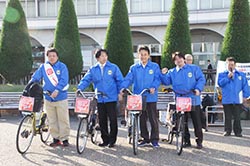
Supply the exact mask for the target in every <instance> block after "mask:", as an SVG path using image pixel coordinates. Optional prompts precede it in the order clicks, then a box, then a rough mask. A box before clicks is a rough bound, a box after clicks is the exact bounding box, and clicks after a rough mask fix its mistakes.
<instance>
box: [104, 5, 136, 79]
mask: <svg viewBox="0 0 250 166" xmlns="http://www.w3.org/2000/svg"><path fill="white" fill-rule="evenodd" d="M104 47H105V48H106V49H107V50H108V52H109V60H110V61H111V62H113V63H115V64H117V65H118V66H119V67H120V69H121V72H122V73H123V75H125V74H126V73H127V72H128V70H129V67H130V65H132V64H133V63H134V57H133V49H132V41H131V31H130V25H129V19H128V10H127V5H126V0H113V5H112V10H111V15H110V18H109V25H108V28H107V35H106V40H105V45H104Z"/></svg>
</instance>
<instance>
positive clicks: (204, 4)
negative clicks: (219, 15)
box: [200, 0, 211, 9]
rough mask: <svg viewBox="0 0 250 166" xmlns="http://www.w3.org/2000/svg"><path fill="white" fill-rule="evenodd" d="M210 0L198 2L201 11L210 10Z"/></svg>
mask: <svg viewBox="0 0 250 166" xmlns="http://www.w3.org/2000/svg"><path fill="white" fill-rule="evenodd" d="M210 5H211V0H200V8H201V9H210V8H211V6H210Z"/></svg>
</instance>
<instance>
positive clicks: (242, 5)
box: [221, 0, 250, 62]
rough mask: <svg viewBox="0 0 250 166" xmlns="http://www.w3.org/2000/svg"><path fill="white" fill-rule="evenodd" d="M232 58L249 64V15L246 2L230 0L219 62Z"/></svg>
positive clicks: (245, 0) (243, 0)
mask: <svg viewBox="0 0 250 166" xmlns="http://www.w3.org/2000/svg"><path fill="white" fill-rule="evenodd" d="M230 56H233V57H234V58H235V59H236V61H237V62H250V14H249V3H248V0H232V2H231V8H230V13H229V20H228V23H227V28H226V32H225V37H224V40H223V45H222V51H221V60H226V58H227V57H230Z"/></svg>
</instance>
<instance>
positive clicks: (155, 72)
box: [122, 46, 160, 148]
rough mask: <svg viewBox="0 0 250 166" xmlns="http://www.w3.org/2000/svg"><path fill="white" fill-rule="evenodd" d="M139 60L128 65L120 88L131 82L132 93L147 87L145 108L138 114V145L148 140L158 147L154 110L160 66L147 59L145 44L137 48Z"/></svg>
mask: <svg viewBox="0 0 250 166" xmlns="http://www.w3.org/2000/svg"><path fill="white" fill-rule="evenodd" d="M139 58H140V62H139V63H137V64H134V65H132V66H131V67H130V70H129V72H128V74H127V75H126V77H125V79H124V81H123V83H122V88H128V87H129V86H130V85H131V84H133V93H134V94H140V93H141V91H142V90H143V89H149V90H150V93H148V92H147V93H145V94H144V95H146V102H147V106H146V110H145V111H143V112H142V114H141V116H140V130H141V136H142V138H143V139H144V140H143V141H142V142H141V143H140V144H139V146H145V145H148V144H149V143H150V142H151V143H152V145H153V147H156V148H157V147H159V144H158V141H159V126H158V118H157V110H156V102H157V99H158V87H159V85H160V68H159V65H158V64H156V63H153V62H151V61H150V60H149V58H150V51H149V48H148V47H147V46H142V47H140V48H139ZM147 119H149V122H150V124H151V135H150V137H149V132H148V128H147Z"/></svg>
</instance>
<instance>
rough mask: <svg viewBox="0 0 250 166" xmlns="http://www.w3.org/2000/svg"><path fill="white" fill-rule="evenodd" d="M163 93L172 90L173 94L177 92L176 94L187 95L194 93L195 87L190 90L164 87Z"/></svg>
mask: <svg viewBox="0 0 250 166" xmlns="http://www.w3.org/2000/svg"><path fill="white" fill-rule="evenodd" d="M163 91H164V92H165V93H169V92H173V93H175V94H178V95H188V94H195V89H191V90H190V91H184V90H183V91H182V90H180V91H177V90H174V89H173V88H165V89H164V90H163Z"/></svg>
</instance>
